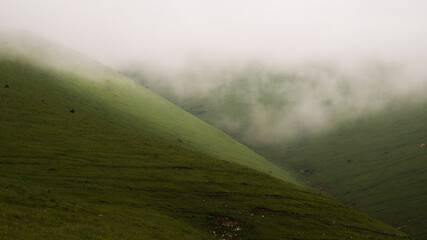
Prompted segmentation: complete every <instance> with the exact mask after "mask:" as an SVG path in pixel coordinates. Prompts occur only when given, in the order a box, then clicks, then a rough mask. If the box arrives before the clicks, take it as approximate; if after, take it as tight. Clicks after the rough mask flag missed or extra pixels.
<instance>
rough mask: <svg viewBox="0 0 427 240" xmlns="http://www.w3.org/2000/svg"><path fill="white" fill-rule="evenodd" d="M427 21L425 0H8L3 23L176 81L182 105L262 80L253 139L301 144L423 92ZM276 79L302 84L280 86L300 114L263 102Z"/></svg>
mask: <svg viewBox="0 0 427 240" xmlns="http://www.w3.org/2000/svg"><path fill="white" fill-rule="evenodd" d="M426 13H427V1H421V0H420V1H415V0H412V1H398V0H358V1H340V0H327V1H308V0H305V1H304V0H300V1H287V0H277V1H276V0H267V1H260V0H233V1H230V0H217V1H196V0H184V1H172V0H170V1H162V0H153V1H136V0H135V1H131V0H127V1H113V0H106V1H101V0H99V1H95V0H92V1H88V0H86V1H83V0H75V1H63V0H39V1H30V0H28V1H22V0H0V27H1V28H11V29H22V30H24V31H30V32H33V33H36V34H38V35H40V36H42V37H45V38H47V39H52V40H54V41H57V42H59V43H61V44H63V45H66V46H69V47H71V48H73V49H76V50H78V51H80V52H82V53H84V54H86V55H88V56H90V57H92V58H94V59H96V60H98V61H100V62H102V63H104V64H106V65H108V66H110V67H112V68H115V69H117V70H122V69H124V70H127V71H131V72H133V73H134V74H136V75H138V76H137V77H138V78H139V79H145V80H144V81H145V83H146V84H157V85H161V86H162V87H164V86H165V85H167V86H168V88H170V89H172V90H170V91H169V94H172V95H173V96H174V97H176V98H179V100H180V101H182V100H183V99H186V98H188V97H190V96H193V97H194V96H195V95H197V96H198V97H200V95H201V94H206V95H212V94H217V93H219V92H218V89H219V88H221V87H222V86H227V84H230V82H231V83H232V82H233V81H232V80H230V78H234V77H238V78H244V77H248V79H251V78H252V80H253V81H252V82H251V83H250V84H249V85H250V86H249V88H250V91H251V92H250V94H247V95H250V96H251V97H252V98H251V97H248V96H247V95H245V96H246V97H245V99H243V100H244V101H246V103H247V104H248V105H249V106H251V109H250V111H249V112H247V113H246V114H248V116H249V117H250V119H251V121H250V123H247V124H249V125H250V126H247V129H248V130H247V131H246V134H249V135H251V136H262V135H268V136H272V135H280V136H282V135H283V134H285V135H289V136H293V135H295V134H297V133H298V132H299V131H302V130H305V129H311V130H316V129H323V128H327V127H328V126H330V125H331V123H332V122H334V119H336V118H337V116H346V117H344V119H347V118H352V117H355V116H356V117H357V116H360V114H364V113H366V112H372V111H377V110H380V109H382V108H383V107H384V106H386V105H387V104H388V103H390V102H391V101H393V100H394V99H395V98H396V97H407V96H414V95H416V94H421V91H423V90H425V86H426V83H427V70H426V68H425V63H426V62H427V45H426V44H427V14H426ZM254 63H256V64H254ZM277 75H280V76H284V75H286V77H284V79H293V81H294V83H293V84H291V85H289V83H288V84H285V85H278V84H276V85H274V84H273V85H272V86H273V87H274V91H273V90H271V89H270V90H271V91H273V92H272V96H275V97H278V98H280V99H282V100H283V101H288V102H291V104H290V105H289V106H290V107H287V108H281V107H277V108H270V107H269V106H266V105H265V104H261V103H260V101H259V92H260V89H265V87H264V88H263V87H262V86H264V85H265V84H271V82H270V81H269V80H268V79H270V78H271V77H272V76H276V77H277ZM279 78H280V77H279ZM254 79H255V80H254ZM301 79H303V80H301ZM156 81H157V82H158V83H156ZM248 81H249V80H248ZM295 81H296V82H297V83H298V84H296V83H295ZM298 81H299V82H298ZM255 83H256V84H255ZM262 83H265V84H264V85H263V84H262ZM343 89H344V90H343ZM270 90H269V91H270ZM415 93H416V94H415ZM226 95H227V94H225V95H221V94H218V95H217V98H218V99H219V100H221V99H222V98H223V97H224V96H226ZM280 99H279V100H280ZM243 100H242V101H243ZM282 100H280V101H282ZM325 103H326V104H325ZM331 106H332V107H331ZM238 120H239V119H235V118H233V117H232V116H230V115H227V114H222V115H218V121H220V122H221V124H223V125H226V126H228V127H229V128H233V127H234V128H239V127H240V125H241V123H239V121H238ZM288 126H293V127H292V128H291V129H290V128H289V127H288ZM295 126H298V127H295ZM283 129H287V130H283ZM268 138H269V139H271V138H270V137H268Z"/></svg>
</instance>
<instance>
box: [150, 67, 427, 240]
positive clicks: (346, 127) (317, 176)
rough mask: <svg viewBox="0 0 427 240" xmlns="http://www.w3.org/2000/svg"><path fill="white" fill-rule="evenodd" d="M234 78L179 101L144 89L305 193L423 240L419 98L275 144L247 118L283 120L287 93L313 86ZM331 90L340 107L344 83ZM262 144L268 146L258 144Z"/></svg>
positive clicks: (347, 91)
mask: <svg viewBox="0 0 427 240" xmlns="http://www.w3.org/2000/svg"><path fill="white" fill-rule="evenodd" d="M234 77H235V79H232V80H230V81H228V82H224V83H223V84H219V85H218V87H217V88H213V89H211V90H210V91H208V92H207V93H206V94H199V95H197V94H193V95H191V94H190V95H187V96H184V97H181V96H179V95H176V94H174V91H172V90H170V89H167V88H166V87H165V86H163V85H161V84H159V83H157V85H156V83H153V87H152V86H151V85H150V87H152V88H155V90H156V91H158V92H159V93H160V94H161V95H164V96H165V97H168V98H169V99H171V100H172V101H174V102H176V103H177V104H178V105H180V106H182V107H183V108H185V109H187V110H188V111H189V112H192V113H193V114H195V115H196V116H198V117H200V118H201V119H203V120H206V121H207V122H210V123H212V124H213V125H215V126H217V127H218V128H222V129H224V130H225V131H226V132H228V133H229V134H230V135H233V136H234V137H235V138H237V139H239V140H240V141H242V142H243V143H246V144H247V145H249V146H251V147H252V149H255V150H256V151H257V152H258V153H260V154H261V155H263V156H264V157H266V158H267V159H269V160H271V161H273V162H274V163H276V164H278V165H281V166H282V167H284V168H285V169H286V170H288V171H290V172H291V173H292V175H293V176H294V177H295V178H297V179H298V180H299V182H300V183H301V184H304V185H306V186H307V187H308V188H311V189H312V190H314V191H316V192H322V194H326V195H327V196H330V197H332V198H334V199H336V200H338V201H340V202H342V203H344V204H347V205H350V206H352V207H354V208H357V209H359V210H362V211H364V212H366V213H368V214H370V215H372V216H374V217H376V218H378V219H381V220H382V221H385V222H387V223H388V224H390V225H392V226H394V227H396V228H399V229H401V230H402V231H405V232H407V233H409V234H410V235H413V236H415V237H418V238H420V239H423V238H424V237H425V236H427V230H426V229H427V188H426V186H425V185H426V184H427V165H426V164H425V161H426V160H427V148H424V149H422V148H420V145H421V144H422V143H426V142H427V125H426V123H427V102H426V101H425V98H423V97H417V96H414V97H413V98H404V97H401V98H395V99H394V100H391V99H393V98H390V103H388V104H387V107H385V108H384V109H382V110H380V111H375V112H373V111H372V112H370V113H369V112H366V113H365V114H362V115H359V116H358V117H350V118H348V119H346V120H344V119H337V118H335V117H334V118H333V120H334V121H335V122H334V123H330V124H329V125H326V126H325V127H328V128H327V130H326V131H323V132H316V133H313V132H312V133H310V132H309V131H308V132H304V131H301V132H299V134H298V135H296V136H295V135H291V137H286V136H285V137H280V133H279V136H275V135H274V132H269V133H268V135H265V134H263V132H262V127H263V126H260V125H257V123H256V118H254V115H253V113H256V112H257V108H262V109H264V111H263V113H264V114H266V115H265V116H266V119H268V120H269V121H270V123H271V125H275V121H279V120H280V118H281V117H283V118H286V117H288V116H287V115H288V114H289V112H292V108H293V106H295V104H297V102H295V92H298V91H299V89H300V88H316V83H315V82H313V81H311V80H307V79H302V78H298V77H297V76H292V75H286V74H283V75H278V74H272V75H267V78H265V76H264V77H262V76H259V75H257V74H256V72H255V73H251V72H247V73H246V74H245V73H239V74H236V75H235V76H234ZM143 80H144V79H143ZM145 84H151V82H149V81H145ZM338 90H339V91H338V93H337V95H340V96H343V98H344V100H343V104H344V105H345V104H346V103H347V102H348V101H350V100H351V98H352V94H353V92H354V91H352V89H351V88H348V86H347V87H346V84H345V80H344V81H343V82H342V83H341V85H340V87H339V88H338ZM381 91H383V89H379V90H378V96H376V97H377V98H381V97H383V96H384V93H382V92H381ZM288 96H289V97H288ZM307 97H310V96H309V95H307ZM372 97H373V98H375V96H372ZM325 99H326V98H325ZM373 100H374V99H373ZM374 102H375V101H373V103H374ZM320 105H322V106H324V109H323V110H324V111H325V112H328V114H331V115H333V116H334V114H335V115H336V114H337V112H338V113H339V111H341V110H340V109H338V108H337V106H339V104H338V105H337V103H334V101H332V100H330V101H327V100H324V101H321V103H320ZM354 106H355V107H356V105H354ZM349 110H350V111H351V110H352V108H349ZM354 110H357V108H354ZM224 118H226V119H227V121H224ZM301 121H312V119H301ZM313 121H315V119H313ZM230 122H231V123H234V125H233V124H229V123H230ZM264 122H265V121H264ZM298 124H299V122H291V123H290V124H287V125H285V126H284V127H283V128H282V129H284V131H285V132H286V129H287V128H289V130H290V131H292V130H293V129H294V128H299V125H298ZM271 125H269V124H266V125H265V127H266V128H268V127H270V126H271ZM331 126H333V127H331ZM260 129H261V130H260ZM257 130H258V131H259V130H260V131H259V132H257ZM251 131H252V133H251ZM266 137H267V138H268V137H269V138H268V141H264V142H263V141H259V139H263V140H265V139H266ZM307 181H309V183H310V184H306V183H307ZM321 188H323V190H322V191H320V189H321Z"/></svg>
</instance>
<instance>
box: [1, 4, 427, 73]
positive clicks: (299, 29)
mask: <svg viewBox="0 0 427 240" xmlns="http://www.w3.org/2000/svg"><path fill="white" fill-rule="evenodd" d="M0 27H6V28H19V29H24V30H29V31H32V32H34V33H37V34H39V35H42V36H44V37H47V38H49V39H52V40H55V41H58V42H60V43H62V44H65V45H67V46H70V47H72V48H75V49H77V50H79V51H81V52H83V53H85V54H86V55H89V56H92V57H94V58H96V59H98V60H100V61H102V62H104V63H107V64H110V65H111V64H113V65H114V64H118V63H123V62H125V61H129V60H134V59H139V60H143V61H154V62H159V63H164V64H175V63H180V62H182V61H184V60H185V59H186V58H189V57H191V56H203V57H207V58H213V59H229V58H238V59H243V60H245V59H250V58H260V59H273V60H274V61H282V60H307V59H310V58H329V57H338V58H355V57H366V56H373V57H377V58H384V59H402V58H403V59H405V60H407V59H419V60H423V59H426V58H427V57H426V55H427V47H426V45H427V1H425V0H422V1H421V0H420V1H416V0H358V1H351V0H325V1H321V0H312V1H309V0H298V1H291V0H280V1H279V0H277V1H276V0H215V1H214V0H211V1H209V0H198V1H197V0H183V1H179V0H169V1H166V0H152V1H151V0H150V1H148V0H141V1H137V0H121V1H118V0H98V1H97V0H69V1H65V0H37V1H34V0H0Z"/></svg>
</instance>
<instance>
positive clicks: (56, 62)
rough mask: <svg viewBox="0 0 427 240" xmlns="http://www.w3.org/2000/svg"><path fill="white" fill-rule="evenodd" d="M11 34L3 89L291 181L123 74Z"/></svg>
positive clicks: (2, 49)
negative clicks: (34, 93) (31, 93)
mask: <svg viewBox="0 0 427 240" xmlns="http://www.w3.org/2000/svg"><path fill="white" fill-rule="evenodd" d="M8 36H9V35H6V36H1V35H0V40H2V41H1V42H2V44H0V53H1V54H2V56H3V58H2V65H4V66H6V67H5V68H4V70H3V71H4V72H3V73H2V75H1V76H0V81H1V83H2V85H5V84H9V85H10V87H11V89H16V90H19V91H23V92H25V91H29V90H32V89H38V92H37V96H34V97H35V98H39V99H40V98H43V99H45V100H46V101H47V102H51V101H59V103H61V104H63V105H64V109H61V110H60V111H64V112H68V111H70V110H71V109H72V108H73V109H75V111H76V113H82V114H86V115H88V116H92V117H96V118H99V119H103V120H105V121H107V122H109V123H111V124H114V125H118V126H121V127H123V128H126V129H128V130H131V131H134V132H137V133H140V134H142V135H144V136H148V137H151V138H155V139H157V140H159V141H162V142H167V143H169V144H173V145H179V146H182V147H184V148H188V149H190V150H194V151H197V152H201V153H206V154H208V155H211V156H214V157H217V158H220V159H223V160H227V161H230V162H234V163H238V164H242V165H245V166H248V167H250V168H253V169H256V170H258V171H261V172H264V173H269V171H270V170H271V172H272V173H271V174H272V175H273V176H275V177H277V178H279V179H282V180H286V181H292V180H291V178H290V177H289V176H288V175H287V174H286V172H285V171H283V170H281V169H280V168H277V167H276V166H274V165H273V164H272V163H271V162H269V161H267V160H265V159H264V158H263V157H261V156H260V155H258V154H256V153H254V152H253V151H252V150H251V149H249V148H247V147H245V146H244V145H242V144H240V143H239V142H237V141H236V140H234V139H233V138H232V137H230V136H228V135H227V134H225V133H224V132H222V131H219V130H217V129H215V128H214V127H212V126H211V125H209V124H206V123H205V122H203V121H201V120H199V119H198V118H196V117H194V116H193V115H191V114H189V113H187V112H185V111H184V110H182V109H181V108H179V107H177V106H176V105H174V104H172V103H170V102H168V101H167V100H165V99H163V98H162V97H160V96H158V95H157V94H155V93H153V92H152V91H151V90H149V89H146V88H144V87H142V86H140V85H139V84H136V83H134V82H133V81H132V80H130V79H128V78H126V77H124V76H123V75H121V74H119V73H116V72H114V71H112V70H110V69H108V68H106V67H103V66H102V65H100V64H97V63H96V62H94V61H91V60H90V59H87V58H85V57H84V56H82V55H80V54H78V53H76V52H73V51H71V50H68V49H66V48H64V47H61V46H57V45H54V44H52V43H48V42H46V41H44V40H40V39H35V40H34V42H32V40H33V39H34V36H26V38H24V37H22V36H19V35H18V36H15V37H8ZM28 38H29V39H30V40H28ZM68 59H69V60H68ZM34 64H36V65H38V66H37V68H41V69H44V71H39V70H37V69H36V68H35V67H34Z"/></svg>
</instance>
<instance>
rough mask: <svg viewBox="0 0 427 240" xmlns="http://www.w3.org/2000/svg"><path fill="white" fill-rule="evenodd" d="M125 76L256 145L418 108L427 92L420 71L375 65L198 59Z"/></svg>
mask: <svg viewBox="0 0 427 240" xmlns="http://www.w3.org/2000/svg"><path fill="white" fill-rule="evenodd" d="M123 72H124V73H126V74H128V75H129V76H131V77H132V78H134V79H136V80H137V81H139V82H141V83H142V84H144V85H146V86H149V87H150V88H152V89H154V91H156V92H159V93H160V94H161V95H163V96H165V97H167V98H169V99H170V100H172V101H174V102H176V103H178V104H179V105H181V106H183V107H184V108H185V109H187V110H188V111H190V112H192V113H195V114H196V115H200V116H204V115H208V116H207V117H205V119H207V120H212V119H215V121H211V122H212V123H213V124H215V125H217V126H219V127H221V128H223V129H227V130H228V131H229V132H233V131H234V132H238V133H239V134H240V135H242V136H246V137H247V138H248V139H251V140H255V139H256V141H259V142H260V143H271V142H276V141H277V140H279V139H287V140H289V139H292V138H295V137H297V136H299V135H301V134H305V133H311V134H314V133H322V132H325V131H327V130H328V129H330V128H331V127H333V126H334V124H337V123H340V122H342V121H345V120H351V119H356V118H358V117H361V116H362V115H364V114H373V113H375V112H376V111H379V110H382V109H383V108H384V107H386V106H388V105H389V104H390V103H392V102H393V101H396V100H398V99H404V100H405V101H413V103H414V104H417V102H419V101H422V100H424V99H425V94H424V93H425V91H426V89H427V72H426V71H424V70H423V69H421V67H420V66H417V65H415V64H414V65H408V64H403V63H397V62H387V61H380V60H373V59H370V60H365V61H359V62H354V63H353V64H349V63H347V64H346V63H342V62H307V63H304V64H299V65H294V66H286V67H277V66H268V65H266V64H265V63H262V62H260V61H252V62H249V63H245V64H229V65H226V66H223V65H221V66H220V65H214V64H208V63H205V62H203V61H202V62H194V63H193V64H192V65H190V64H189V65H188V66H186V68H184V69H182V70H180V71H176V72H165V71H161V69H156V68H155V67H147V66H142V65H140V64H133V65H130V66H126V67H124V68H123ZM207 110H209V111H207ZM202 118H203V117H202Z"/></svg>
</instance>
